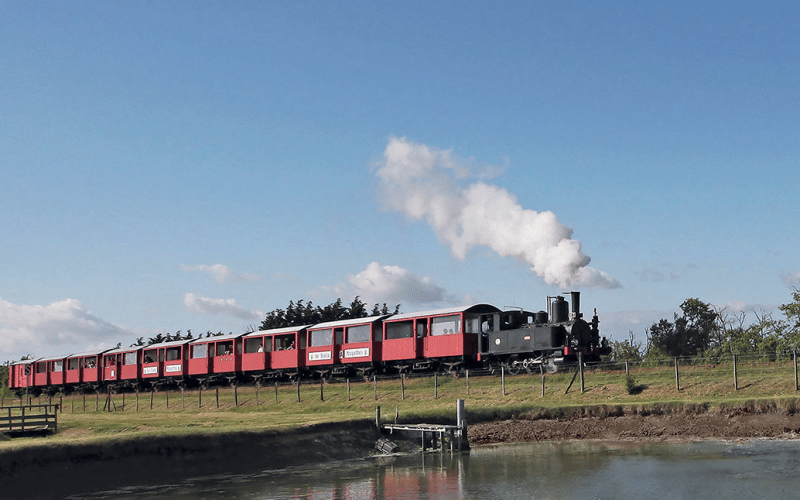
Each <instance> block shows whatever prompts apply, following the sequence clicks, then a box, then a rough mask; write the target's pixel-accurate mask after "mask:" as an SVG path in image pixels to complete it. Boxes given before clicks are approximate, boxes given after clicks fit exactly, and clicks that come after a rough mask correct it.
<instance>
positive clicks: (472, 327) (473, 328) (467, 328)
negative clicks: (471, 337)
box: [464, 317, 481, 333]
mask: <svg viewBox="0 0 800 500" xmlns="http://www.w3.org/2000/svg"><path fill="white" fill-rule="evenodd" d="M464 333H481V320H480V318H476V317H468V318H464Z"/></svg>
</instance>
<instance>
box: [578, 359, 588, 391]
mask: <svg viewBox="0 0 800 500" xmlns="http://www.w3.org/2000/svg"><path fill="white" fill-rule="evenodd" d="M578 370H579V371H580V373H581V394H583V393H584V392H585V389H586V386H585V385H584V384H583V351H581V352H579V353H578Z"/></svg>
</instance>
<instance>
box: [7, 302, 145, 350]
mask: <svg viewBox="0 0 800 500" xmlns="http://www.w3.org/2000/svg"><path fill="white" fill-rule="evenodd" d="M131 336H133V332H132V331H130V330H128V329H126V328H123V327H120V326H117V325H114V324H112V323H109V322H108V321H105V320H103V319H101V318H98V317H97V316H95V315H93V314H92V313H90V312H89V311H88V310H87V309H86V308H85V307H84V305H83V304H81V302H80V301H77V300H75V299H66V300H62V301H58V302H53V303H52V304H49V305H46V306H42V305H17V304H12V303H11V302H8V301H5V300H3V299H2V298H0V359H2V360H11V359H19V358H20V357H21V356H24V355H27V354H33V355H34V356H35V357H43V356H55V355H60V354H64V355H67V354H71V353H73V352H80V351H86V350H91V349H95V348H96V349H98V350H102V349H105V348H108V347H113V346H114V345H116V344H117V342H120V341H122V342H123V343H124V342H125V341H126V340H127V339H129V338H130V337H131Z"/></svg>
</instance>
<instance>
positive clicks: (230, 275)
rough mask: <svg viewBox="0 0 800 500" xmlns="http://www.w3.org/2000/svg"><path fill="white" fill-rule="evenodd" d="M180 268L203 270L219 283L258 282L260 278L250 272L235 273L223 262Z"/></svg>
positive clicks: (191, 270)
mask: <svg viewBox="0 0 800 500" xmlns="http://www.w3.org/2000/svg"><path fill="white" fill-rule="evenodd" d="M181 269H183V270H184V271H189V272H197V271H199V272H205V273H209V274H211V275H212V276H214V279H215V280H216V281H217V283H219V284H224V283H241V282H243V281H247V282H250V283H259V282H260V281H261V278H260V277H259V276H257V275H255V274H250V273H236V272H234V271H233V270H232V269H231V268H229V267H228V266H226V265H225V264H214V265H213V266H206V265H200V266H181Z"/></svg>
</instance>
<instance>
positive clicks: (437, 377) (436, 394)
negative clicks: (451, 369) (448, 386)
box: [433, 372, 439, 399]
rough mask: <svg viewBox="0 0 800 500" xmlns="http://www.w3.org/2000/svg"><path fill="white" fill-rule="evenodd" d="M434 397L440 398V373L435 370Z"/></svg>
mask: <svg viewBox="0 0 800 500" xmlns="http://www.w3.org/2000/svg"><path fill="white" fill-rule="evenodd" d="M433 399H439V374H438V373H437V372H433Z"/></svg>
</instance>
